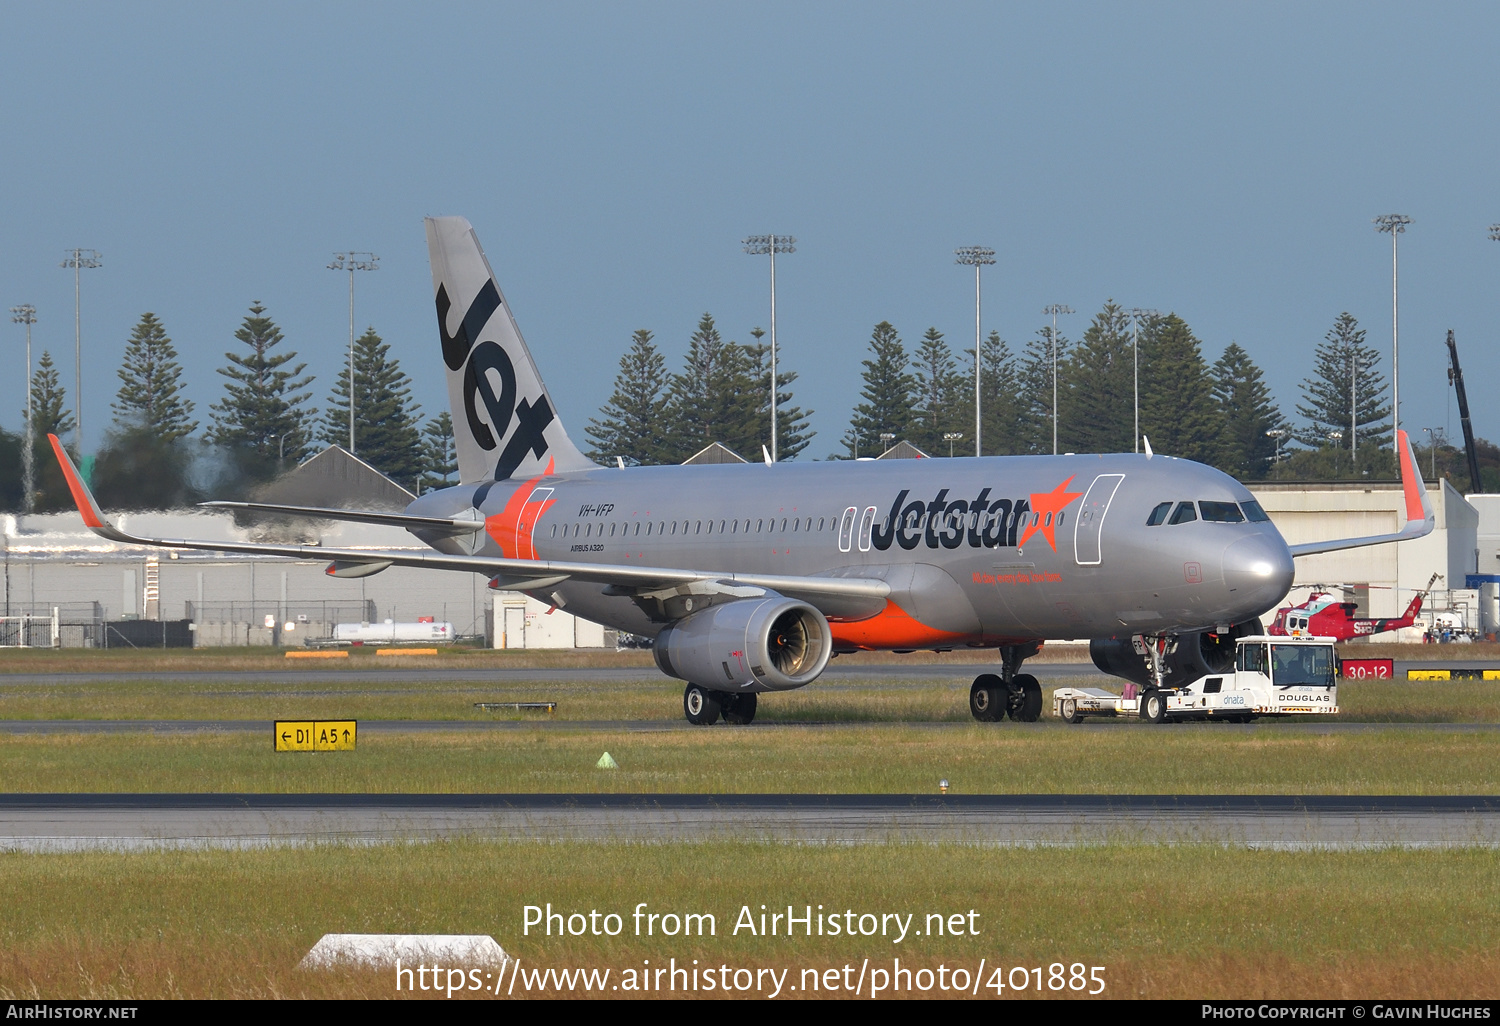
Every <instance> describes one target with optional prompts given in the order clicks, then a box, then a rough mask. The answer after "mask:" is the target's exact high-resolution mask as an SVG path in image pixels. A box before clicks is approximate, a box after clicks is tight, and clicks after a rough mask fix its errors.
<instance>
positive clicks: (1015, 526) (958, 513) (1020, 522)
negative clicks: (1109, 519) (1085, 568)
mask: <svg viewBox="0 0 1500 1026" xmlns="http://www.w3.org/2000/svg"><path fill="white" fill-rule="evenodd" d="M1072 483H1073V479H1072V478H1071V477H1070V478H1068V479H1067V480H1066V481H1064V482H1063V483H1062V484H1060V485H1058V486H1057V487H1056V488H1054V489H1052V491H1050V492H1032V493H1031V494H1030V495H1029V496H1028V497H1027V498H1024V499H991V498H990V492H991V491H992V489H989V488H983V489H981V490H980V492H979V494H978V495H976V496H974V498H973V499H950V498H949V497H948V489H947V488H943V489H941V490H939V491H938V493H937V495H936V496H935V497H934V498H933V499H932V500H931V501H930V502H929V501H926V500H923V499H913V500H912V501H910V502H907V496H908V495H910V494H911V491H910V489H905V488H903V489H902V490H901V494H899V495H897V496H896V501H895V502H893V503H891V509H890V512H889V513H888V514H887V515H886V518H885V520H884V521H883V522H882V523H879V524H876V525H875V527H874V528H873V529H872V530H871V532H870V541H871V543H872V544H874V546H875V548H877V549H879V550H881V551H882V552H884V551H885V550H886V549H889V548H890V547H891V543H892V542H895V543H896V544H897V545H899V546H901V547H902V548H903V549H914V548H916V547H917V546H919V545H923V544H925V545H926V546H927V547H928V548H929V549H935V548H938V547H942V548H945V549H956V548H959V547H961V546H963V545H965V544H967V545H968V546H969V547H970V548H974V549H978V548H986V549H997V548H1015V547H1016V546H1018V545H1025V544H1026V540H1027V539H1028V538H1030V537H1031V536H1032V535H1033V534H1035V533H1037V532H1038V531H1040V532H1041V533H1042V537H1044V538H1046V539H1047V544H1048V545H1051V546H1052V551H1054V552H1056V551H1057V538H1056V534H1055V532H1056V530H1057V528H1058V527H1059V526H1060V525H1061V524H1062V522H1063V511H1064V510H1065V509H1066V508H1067V506H1068V504H1069V503H1071V502H1072V501H1073V500H1074V499H1076V498H1078V497H1079V496H1080V495H1082V494H1083V493H1082V492H1070V491H1068V490H1067V488H1068V485H1070V484H1072ZM1023 530H1024V532H1025V533H1024V534H1023V533H1021V532H1022V531H1023ZM1018 535H1019V540H1018Z"/></svg>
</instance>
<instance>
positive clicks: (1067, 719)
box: [1061, 698, 1083, 723]
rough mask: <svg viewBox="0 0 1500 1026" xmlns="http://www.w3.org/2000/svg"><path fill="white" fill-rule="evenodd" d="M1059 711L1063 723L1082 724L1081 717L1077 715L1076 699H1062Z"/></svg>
mask: <svg viewBox="0 0 1500 1026" xmlns="http://www.w3.org/2000/svg"><path fill="white" fill-rule="evenodd" d="M1061 711H1062V718H1063V722H1064V723H1082V722H1083V717H1082V716H1080V715H1078V700H1077V699H1076V698H1064V699H1063V700H1062V710H1061Z"/></svg>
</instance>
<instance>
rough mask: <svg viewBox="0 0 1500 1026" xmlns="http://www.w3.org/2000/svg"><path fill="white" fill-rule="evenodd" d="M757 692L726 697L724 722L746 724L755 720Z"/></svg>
mask: <svg viewBox="0 0 1500 1026" xmlns="http://www.w3.org/2000/svg"><path fill="white" fill-rule="evenodd" d="M755 704H756V703H755V692H753V691H750V692H745V693H741V694H738V695H730V694H726V695H725V696H724V701H723V707H724V722H725V723H735V724H740V725H743V724H746V723H749V722H750V721H751V720H753V719H755Z"/></svg>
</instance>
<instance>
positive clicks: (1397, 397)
mask: <svg viewBox="0 0 1500 1026" xmlns="http://www.w3.org/2000/svg"><path fill="white" fill-rule="evenodd" d="M1373 221H1374V224H1375V230H1376V231H1377V232H1386V233H1388V234H1389V235H1390V237H1391V411H1392V417H1391V451H1392V452H1395V453H1396V454H1397V455H1398V456H1399V455H1400V431H1401V336H1400V333H1399V332H1398V330H1397V325H1398V319H1397V316H1396V315H1397V311H1398V307H1397V305H1396V237H1397V236H1399V235H1400V234H1401V233H1402V232H1404V231H1406V226H1407V225H1409V224H1411V218H1409V217H1407V216H1406V215H1405V214H1381V215H1380V216H1379V217H1377V218H1374V219H1373Z"/></svg>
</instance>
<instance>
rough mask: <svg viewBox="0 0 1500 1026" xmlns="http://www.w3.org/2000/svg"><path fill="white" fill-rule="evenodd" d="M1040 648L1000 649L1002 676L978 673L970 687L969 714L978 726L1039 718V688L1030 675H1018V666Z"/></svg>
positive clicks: (1040, 693)
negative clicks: (1006, 720) (1007, 720)
mask: <svg viewBox="0 0 1500 1026" xmlns="http://www.w3.org/2000/svg"><path fill="white" fill-rule="evenodd" d="M1039 647H1040V646H1038V645H1035V644H1031V645H1003V646H1001V648H1000V657H1001V672H1000V673H998V674H997V673H981V674H980V675H979V676H977V677H975V678H974V683H973V684H972V685H971V686H970V687H969V713H970V714H971V715H972V716H973V717H974V718H975V719H976V720H978V721H979V722H981V723H998V722H999V721H1001V720H1003V719H1005V718H1006V717H1007V716H1009V717H1010V718H1011V719H1012V720H1015V721H1016V722H1018V723H1035V722H1036V721H1037V720H1039V719H1041V717H1042V685H1041V683H1040V682H1038V681H1037V679H1036V678H1035V677H1033V676H1032V675H1031V674H1029V673H1018V672H1017V671H1018V670H1020V668H1021V663H1022V661H1023V660H1025V659H1026V658H1027V657H1028V656H1031V655H1035V654H1036V651H1037V649H1038V648H1039Z"/></svg>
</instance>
